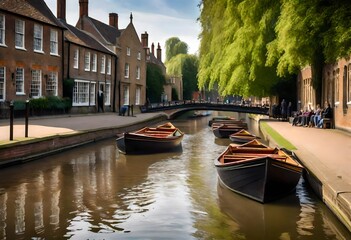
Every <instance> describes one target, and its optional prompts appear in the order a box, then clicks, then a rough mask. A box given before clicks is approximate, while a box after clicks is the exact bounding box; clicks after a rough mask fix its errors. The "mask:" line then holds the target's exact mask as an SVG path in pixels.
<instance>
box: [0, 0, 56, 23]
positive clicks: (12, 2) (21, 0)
mask: <svg viewBox="0 0 351 240" xmlns="http://www.w3.org/2000/svg"><path fill="white" fill-rule="evenodd" d="M0 9H2V10H6V11H8V12H12V13H15V14H18V15H22V16H24V17H28V18H31V19H34V20H37V21H39V22H43V23H47V24H50V25H53V26H57V27H61V28H62V27H63V26H62V25H61V24H60V22H59V21H58V20H57V19H56V17H55V16H54V14H53V13H52V12H51V10H50V9H49V7H48V6H47V5H46V3H45V1H44V0H1V1H0Z"/></svg>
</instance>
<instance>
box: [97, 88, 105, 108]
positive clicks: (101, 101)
mask: <svg viewBox="0 0 351 240" xmlns="http://www.w3.org/2000/svg"><path fill="white" fill-rule="evenodd" d="M100 110H101V112H104V91H103V86H102V85H100V89H99V91H98V112H100Z"/></svg>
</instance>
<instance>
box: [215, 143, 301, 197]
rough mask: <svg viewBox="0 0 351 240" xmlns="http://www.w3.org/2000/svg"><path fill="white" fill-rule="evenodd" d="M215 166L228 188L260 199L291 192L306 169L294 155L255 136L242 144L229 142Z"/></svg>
mask: <svg viewBox="0 0 351 240" xmlns="http://www.w3.org/2000/svg"><path fill="white" fill-rule="evenodd" d="M215 166H216V169H217V172H218V175H219V179H220V181H221V182H222V183H223V184H224V185H225V186H226V187H227V188H229V189H230V190H232V191H234V192H237V193H240V194H242V195H244V196H247V197H249V198H251V199H254V200H256V201H258V202H261V203H265V202H269V201H273V200H275V199H277V198H279V197H282V196H284V195H286V194H288V193H290V192H292V191H293V190H294V189H295V187H296V185H297V183H298V181H299V179H300V177H301V174H302V170H303V167H302V166H301V165H300V163H299V162H298V160H297V158H296V157H294V156H293V155H291V154H288V153H287V152H285V151H284V150H282V149H277V148H270V147H267V146H266V145H264V144H262V143H261V142H259V141H258V140H256V139H255V140H252V141H250V142H248V143H245V144H243V145H235V144H230V145H229V146H228V148H227V149H226V150H225V151H224V152H223V153H222V154H221V155H220V156H219V157H218V158H217V159H216V160H215Z"/></svg>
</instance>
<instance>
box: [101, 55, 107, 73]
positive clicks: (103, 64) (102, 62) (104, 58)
mask: <svg viewBox="0 0 351 240" xmlns="http://www.w3.org/2000/svg"><path fill="white" fill-rule="evenodd" d="M105 65H106V57H105V55H103V56H102V57H101V69H100V72H101V73H103V74H104V73H105Z"/></svg>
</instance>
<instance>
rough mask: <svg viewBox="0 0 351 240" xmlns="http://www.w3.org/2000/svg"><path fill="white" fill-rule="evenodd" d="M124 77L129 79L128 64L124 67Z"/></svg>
mask: <svg viewBox="0 0 351 240" xmlns="http://www.w3.org/2000/svg"><path fill="white" fill-rule="evenodd" d="M124 77H125V78H129V63H126V64H125V65H124Z"/></svg>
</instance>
